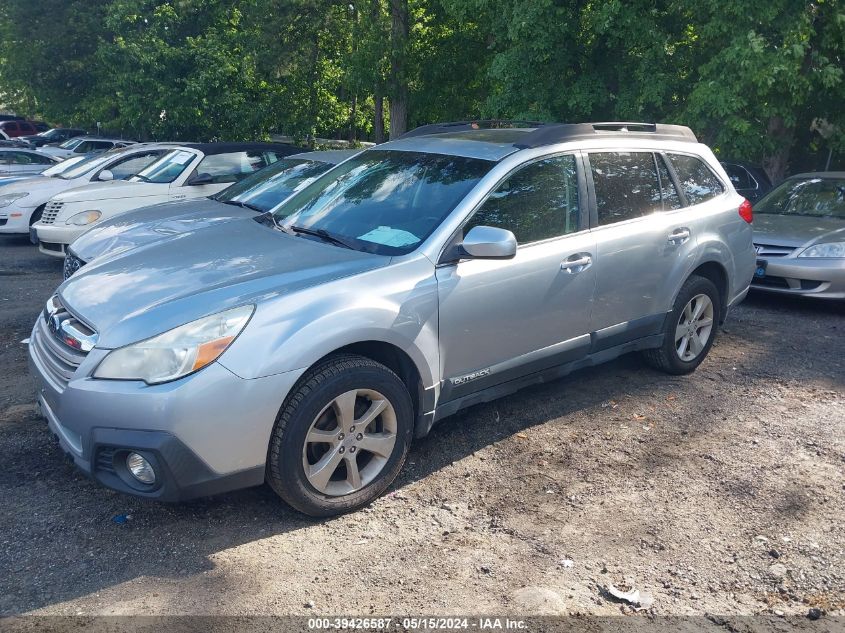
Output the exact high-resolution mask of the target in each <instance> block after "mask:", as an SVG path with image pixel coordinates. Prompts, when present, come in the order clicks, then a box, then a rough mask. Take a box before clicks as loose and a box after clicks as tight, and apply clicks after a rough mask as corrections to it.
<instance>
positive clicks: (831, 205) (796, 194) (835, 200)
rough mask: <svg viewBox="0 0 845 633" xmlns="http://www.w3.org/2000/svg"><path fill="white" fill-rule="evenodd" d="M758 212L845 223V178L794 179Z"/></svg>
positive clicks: (756, 209)
mask: <svg viewBox="0 0 845 633" xmlns="http://www.w3.org/2000/svg"><path fill="white" fill-rule="evenodd" d="M754 213H771V214H775V215H801V216H807V217H813V218H822V217H827V218H840V219H843V220H845V179H842V178H810V179H806V180H797V179H790V180H787V181H786V182H784V183H783V184H781V185H780V186H779V187H778V188H777V189H775V190H774V191H772V192H771V193H770V194H769V195H767V196H766V197H765V198H763V199H762V200H760V202H758V203H757V205H756V206H755V207H754Z"/></svg>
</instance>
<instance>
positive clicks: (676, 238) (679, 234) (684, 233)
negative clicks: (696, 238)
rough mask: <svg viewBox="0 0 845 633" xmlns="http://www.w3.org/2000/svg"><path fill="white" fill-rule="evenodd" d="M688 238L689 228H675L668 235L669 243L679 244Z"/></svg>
mask: <svg viewBox="0 0 845 633" xmlns="http://www.w3.org/2000/svg"><path fill="white" fill-rule="evenodd" d="M689 238H690V230H689V229H688V228H686V227H685V228H681V229H675V230H674V231H672V234H671V235H670V236H669V243H670V244H675V245H680V244H683V243H684V242H686V241H687V240H688V239H689Z"/></svg>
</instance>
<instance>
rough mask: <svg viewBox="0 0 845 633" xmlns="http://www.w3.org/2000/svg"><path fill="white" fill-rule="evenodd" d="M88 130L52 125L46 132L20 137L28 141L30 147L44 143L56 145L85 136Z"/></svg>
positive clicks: (40, 145) (41, 145)
mask: <svg viewBox="0 0 845 633" xmlns="http://www.w3.org/2000/svg"><path fill="white" fill-rule="evenodd" d="M87 133H88V132H86V131H85V130H81V129H79V128H73V127H54V128H53V129H51V130H47V131H46V132H41V133H40V134H35V135H31V136H22V137H21V139H22V140H24V141H26V142H28V143H29V145H30V147H43V146H44V145H58V144H59V143H64V142H65V141H66V140H68V139H71V138H75V137H77V136H85V135H86V134H87Z"/></svg>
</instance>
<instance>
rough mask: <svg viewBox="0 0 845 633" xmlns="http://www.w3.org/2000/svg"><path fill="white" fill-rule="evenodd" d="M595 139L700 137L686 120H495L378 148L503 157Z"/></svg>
mask: <svg viewBox="0 0 845 633" xmlns="http://www.w3.org/2000/svg"><path fill="white" fill-rule="evenodd" d="M596 139H602V140H606V139H614V140H617V139H641V140H643V139H647V140H649V141H675V142H686V143H698V139H697V138H696V137H695V134H694V133H693V132H692V130H690V129H689V128H688V127H686V126H683V125H666V124H663V123H642V122H630V121H610V122H596V123H542V122H526V121H501V120H494V121H456V122H452V123H434V124H431V125H423V126H421V127H418V128H416V129H413V130H411V131H410V132H406V133H405V134H403V135H402V136H401V137H400V138H399V139H397V140H396V141H391V142H389V143H385V144H384V145H380V146H378V148H384V149H393V150H400V151H419V152H428V153H440V154H452V155H456V156H464V157H467V158H480V159H484V160H492V161H499V160H502V159H503V158H505V157H506V156H509V155H511V154H513V153H515V152H518V151H520V150H523V149H533V148H538V147H545V146H548V145H555V144H558V143H565V142H572V141H585V140H596Z"/></svg>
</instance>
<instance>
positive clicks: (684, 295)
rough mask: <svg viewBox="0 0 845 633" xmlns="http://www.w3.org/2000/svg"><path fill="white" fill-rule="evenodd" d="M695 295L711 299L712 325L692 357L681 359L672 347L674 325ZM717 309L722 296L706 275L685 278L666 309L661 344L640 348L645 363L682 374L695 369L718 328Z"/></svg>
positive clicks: (706, 352) (718, 312)
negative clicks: (704, 340)
mask: <svg viewBox="0 0 845 633" xmlns="http://www.w3.org/2000/svg"><path fill="white" fill-rule="evenodd" d="M698 295H706V296H707V297H708V298H709V299H710V301H711V302H712V304H713V325H712V328H711V330H710V337H709V338H708V340H707V343H706V344H705V345H704V348H703V349H702V351H701V352H699V354H698V355H697V356H696V357H695V358H694V359H692V360H683V359H682V358H681V356H680V355H679V354H678V350H677V348H676V347H675V329H676V328H677V326H678V323H679V322H680V320H681V315H682V312H683V310H684V308H685V307H686V305H687V303H689V302H690V301H691V300H692V299H693V297H696V296H698ZM721 313H722V300H721V296H720V295H719V290H718V289H717V288H716V286H715V284H714V283H713V282H712V281H710V280H709V279H706V278H704V277H699V276H697V275H693V276H692V277H690V278H689V279H687V280H686V282H685V283H684V285H683V286H682V287H681V290H680V292H678V296H677V297H676V298H675V304H674V306H673V308H672V312H670V313H669V316H668V317H667V319H666V324H665V325H664V326H663V345H661V346H660V347H658V348H657V349H649V350H645V351H643V352H642V357H643V359H644V360H645V362H646V363H647V364H649V365H651V366H652V367H654V368H655V369H659V370H660V371H662V372H665V373H667V374H673V375H682V374H689V373H691V372H693V371H695V369H696V368H697V367H698V366H699V365H700V364H701V363H702V361H703V360H704V359H705V358H707V354H708V353H709V352H710V348H711V347H712V346H713V341H715V340H716V333H717V332H718V329H719V315H720V314H721Z"/></svg>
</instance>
